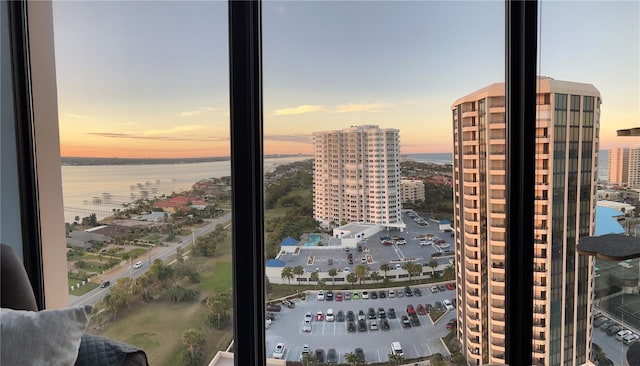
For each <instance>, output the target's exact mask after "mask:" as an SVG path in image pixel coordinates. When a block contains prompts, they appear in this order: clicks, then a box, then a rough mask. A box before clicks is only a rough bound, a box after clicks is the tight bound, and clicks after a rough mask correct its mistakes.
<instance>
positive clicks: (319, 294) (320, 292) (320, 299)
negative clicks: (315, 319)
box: [318, 290, 324, 301]
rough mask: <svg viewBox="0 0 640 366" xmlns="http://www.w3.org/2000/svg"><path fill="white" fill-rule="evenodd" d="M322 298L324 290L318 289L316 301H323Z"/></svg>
mask: <svg viewBox="0 0 640 366" xmlns="http://www.w3.org/2000/svg"><path fill="white" fill-rule="evenodd" d="M323 300H324V291H322V290H320V291H318V301H323Z"/></svg>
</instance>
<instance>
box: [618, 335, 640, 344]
mask: <svg viewBox="0 0 640 366" xmlns="http://www.w3.org/2000/svg"><path fill="white" fill-rule="evenodd" d="M638 338H640V336H638V335H637V334H635V333H631V334H627V335H626V336H624V338H623V339H622V341H623V342H624V344H627V345H628V344H631V343H633V342H635V341H636V340H638Z"/></svg>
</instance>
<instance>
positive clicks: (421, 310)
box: [418, 304, 427, 315]
mask: <svg viewBox="0 0 640 366" xmlns="http://www.w3.org/2000/svg"><path fill="white" fill-rule="evenodd" d="M418 314H420V315H426V314H427V309H426V308H425V307H424V305H422V304H418Z"/></svg>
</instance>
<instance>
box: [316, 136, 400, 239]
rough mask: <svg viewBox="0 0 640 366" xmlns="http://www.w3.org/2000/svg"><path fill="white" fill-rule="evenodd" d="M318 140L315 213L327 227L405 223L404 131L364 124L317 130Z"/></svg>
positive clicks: (394, 225) (317, 218) (398, 224)
mask: <svg viewBox="0 0 640 366" xmlns="http://www.w3.org/2000/svg"><path fill="white" fill-rule="evenodd" d="M313 145H314V155H315V156H314V168H313V217H314V218H315V219H316V220H318V221H320V222H321V225H322V226H324V227H329V226H336V225H340V224H341V223H343V222H362V223H374V224H380V225H383V226H388V227H404V224H403V223H402V214H401V211H402V206H401V193H400V162H399V159H400V132H399V130H397V129H391V128H387V129H381V128H379V127H378V126H370V125H363V126H353V127H351V128H346V129H343V130H339V131H324V132H314V133H313Z"/></svg>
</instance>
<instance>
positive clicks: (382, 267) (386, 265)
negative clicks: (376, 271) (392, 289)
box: [380, 263, 391, 279]
mask: <svg viewBox="0 0 640 366" xmlns="http://www.w3.org/2000/svg"><path fill="white" fill-rule="evenodd" d="M380 270H381V271H382V272H384V278H385V279H387V271H390V270H391V266H390V265H389V263H383V264H381V265H380Z"/></svg>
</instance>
